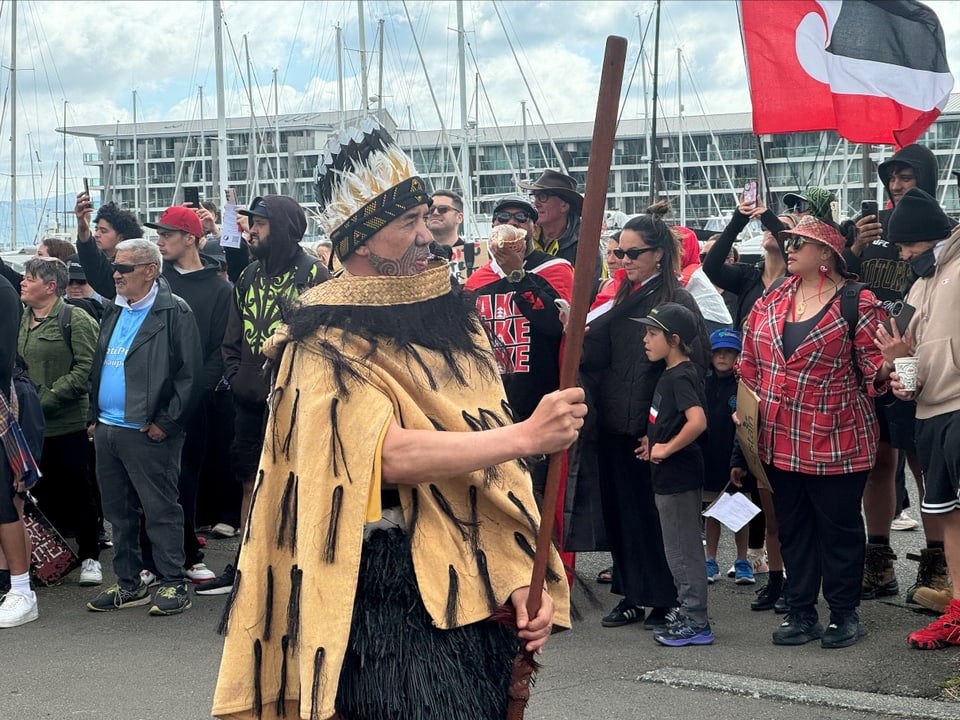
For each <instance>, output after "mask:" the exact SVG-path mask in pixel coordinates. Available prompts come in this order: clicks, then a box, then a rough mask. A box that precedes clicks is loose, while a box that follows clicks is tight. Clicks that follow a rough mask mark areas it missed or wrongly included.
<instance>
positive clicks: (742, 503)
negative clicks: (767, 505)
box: [703, 493, 760, 532]
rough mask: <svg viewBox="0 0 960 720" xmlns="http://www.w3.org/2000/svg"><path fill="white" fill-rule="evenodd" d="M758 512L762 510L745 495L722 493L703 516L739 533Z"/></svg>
mask: <svg viewBox="0 0 960 720" xmlns="http://www.w3.org/2000/svg"><path fill="white" fill-rule="evenodd" d="M758 512H760V508H758V507H757V506H756V505H754V504H753V503H752V502H751V501H750V498H748V497H747V496H746V495H744V494H743V493H733V494H732V495H728V494H727V493H720V495H719V496H718V497H717V499H716V500H714V501H713V502H712V503H710V507H708V508H707V509H706V510H704V511H703V516H704V517H712V518H716V519H717V520H719V521H720V522H722V523H723V524H724V525H726V526H727V527H728V528H730V530H732V531H733V532H738V531H739V530H740V529H741V528H742V527H743V526H744V525H746V524H747V523H748V522H750V521H751V520H752V519H753V517H754V515H756V514H757V513H758Z"/></svg>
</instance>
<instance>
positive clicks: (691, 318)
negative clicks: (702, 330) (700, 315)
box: [630, 302, 697, 345]
mask: <svg viewBox="0 0 960 720" xmlns="http://www.w3.org/2000/svg"><path fill="white" fill-rule="evenodd" d="M630 319H631V320H633V321H635V322H638V323H642V324H644V325H649V326H650V327H655V328H657V329H658V330H663V331H664V332H665V333H666V334H667V335H679V336H680V341H681V342H683V343H686V344H687V345H689V344H690V343H692V342H693V341H694V339H695V338H696V337H697V318H696V316H695V315H694V314H693V313H692V312H690V311H689V310H688V309H687V308H685V307H684V306H683V305H680V304H679V303H672V302H667V303H661V304H660V305H657V306H656V307H655V308H654V309H653V310H651V311H650V314H649V315H647V316H646V317H645V318H630Z"/></svg>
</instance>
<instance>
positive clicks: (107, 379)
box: [97, 285, 157, 430]
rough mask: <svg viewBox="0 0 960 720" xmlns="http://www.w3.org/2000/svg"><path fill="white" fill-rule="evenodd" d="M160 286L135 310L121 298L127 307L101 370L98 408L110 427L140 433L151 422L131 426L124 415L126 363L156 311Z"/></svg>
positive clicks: (142, 420) (118, 323) (124, 308)
mask: <svg viewBox="0 0 960 720" xmlns="http://www.w3.org/2000/svg"><path fill="white" fill-rule="evenodd" d="M156 296H157V293H156V285H154V289H153V291H152V292H151V293H149V294H148V295H147V296H146V297H144V298H143V299H141V300H139V301H137V302H135V303H134V304H133V305H132V306H130V305H126V303H124V302H123V298H122V297H121V296H118V297H117V304H118V305H124V307H123V309H122V310H121V311H120V316H119V317H118V318H117V324H116V325H115V326H114V328H113V334H111V335H110V342H109V344H108V345H107V354H106V355H105V356H104V358H103V368H102V369H101V370H100V394H99V395H98V397H97V404H98V405H99V408H100V416H99V420H100V422H102V423H104V424H106V425H117V426H119V427H126V428H134V429H137V430H139V429H140V428H142V427H143V426H144V425H146V423H147V420H148V418H133V419H134V420H138V421H139V422H128V418H127V417H126V416H125V414H124V408H125V405H126V403H125V401H126V397H127V378H126V375H125V374H124V362H125V361H126V357H127V352H128V351H129V350H130V346H131V345H132V344H133V339H134V338H135V337H136V336H137V333H138V332H139V331H140V326H141V325H143V321H144V320H145V319H146V317H147V313H149V312H150V308H151V307H153V301H154V300H155V299H156Z"/></svg>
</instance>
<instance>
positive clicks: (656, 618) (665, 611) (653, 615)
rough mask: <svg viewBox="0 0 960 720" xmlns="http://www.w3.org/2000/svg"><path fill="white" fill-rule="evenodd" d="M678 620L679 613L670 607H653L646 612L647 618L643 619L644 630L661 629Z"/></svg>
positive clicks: (655, 630)
mask: <svg viewBox="0 0 960 720" xmlns="http://www.w3.org/2000/svg"><path fill="white" fill-rule="evenodd" d="M678 620H680V615H679V614H678V613H677V612H676V611H675V610H672V609H671V608H653V609H651V610H650V612H649V613H648V614H647V619H646V620H644V621H643V629H644V630H653V631H654V632H657V631H658V630H663V629H664V628H669V627H670V626H671V625H673V624H674V623H676V622H677V621H678Z"/></svg>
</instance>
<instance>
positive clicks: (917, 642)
mask: <svg viewBox="0 0 960 720" xmlns="http://www.w3.org/2000/svg"><path fill="white" fill-rule="evenodd" d="M907 642H909V643H910V645H911V646H912V647H915V648H916V649H917V650H938V649H940V648H945V647H949V646H951V645H960V600H957V599H953V600H951V601H950V604H949V605H947V607H946V610H945V611H944V613H943V615H942V616H941V617H940V619H939V620H934V621H933V622H932V623H930V624H929V625H927V626H926V627H925V628H923V630H917V631H916V632H914V633H910V637H908V638H907Z"/></svg>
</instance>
